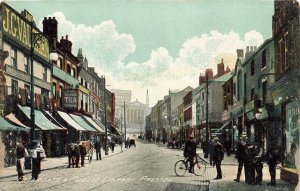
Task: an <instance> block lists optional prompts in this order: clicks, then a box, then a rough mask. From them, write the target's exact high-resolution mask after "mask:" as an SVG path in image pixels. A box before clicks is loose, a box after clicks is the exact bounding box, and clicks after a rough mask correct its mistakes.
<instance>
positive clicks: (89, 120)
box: [83, 116, 105, 134]
mask: <svg viewBox="0 0 300 191" xmlns="http://www.w3.org/2000/svg"><path fill="white" fill-rule="evenodd" d="M83 118H84V119H86V120H87V122H88V123H90V124H91V125H92V126H93V127H94V128H95V129H97V130H98V131H99V132H100V133H101V134H104V133H105V130H104V129H102V128H101V127H100V126H99V125H98V124H97V123H96V122H95V121H93V119H92V118H90V117H87V116H83Z"/></svg>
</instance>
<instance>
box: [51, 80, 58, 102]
mask: <svg viewBox="0 0 300 191" xmlns="http://www.w3.org/2000/svg"><path fill="white" fill-rule="evenodd" d="M52 85H53V86H52V91H53V98H54V99H56V98H57V97H56V96H57V95H56V83H54V82H53V83H52Z"/></svg>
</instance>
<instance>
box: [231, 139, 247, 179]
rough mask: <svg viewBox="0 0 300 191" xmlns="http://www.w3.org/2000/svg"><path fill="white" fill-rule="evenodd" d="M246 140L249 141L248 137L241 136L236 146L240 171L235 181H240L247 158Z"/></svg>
mask: <svg viewBox="0 0 300 191" xmlns="http://www.w3.org/2000/svg"><path fill="white" fill-rule="evenodd" d="M246 142H247V137H246V136H242V137H240V139H239V141H238V144H237V148H236V155H235V158H236V159H237V160H238V163H239V165H238V172H237V175H236V179H234V181H236V182H239V181H240V177H241V173H242V169H243V166H244V165H245V159H246V152H245V147H246Z"/></svg>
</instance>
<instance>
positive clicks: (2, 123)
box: [0, 116, 29, 131]
mask: <svg viewBox="0 0 300 191" xmlns="http://www.w3.org/2000/svg"><path fill="white" fill-rule="evenodd" d="M5 130H14V131H29V129H27V128H26V129H25V128H23V127H18V126H16V125H13V124H11V123H9V122H8V121H6V120H5V119H4V118H3V117H2V116H0V131H5Z"/></svg>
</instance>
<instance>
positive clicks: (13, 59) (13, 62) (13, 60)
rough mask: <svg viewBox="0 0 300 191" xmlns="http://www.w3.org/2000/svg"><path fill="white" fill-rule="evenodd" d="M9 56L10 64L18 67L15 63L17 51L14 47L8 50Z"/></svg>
mask: <svg viewBox="0 0 300 191" xmlns="http://www.w3.org/2000/svg"><path fill="white" fill-rule="evenodd" d="M10 54H11V56H10V58H11V65H12V66H13V67H15V68H18V65H17V51H16V50H14V49H11V51H10Z"/></svg>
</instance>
